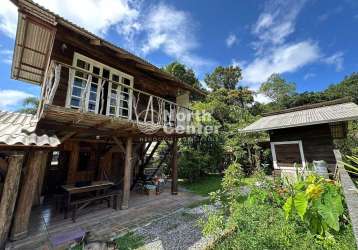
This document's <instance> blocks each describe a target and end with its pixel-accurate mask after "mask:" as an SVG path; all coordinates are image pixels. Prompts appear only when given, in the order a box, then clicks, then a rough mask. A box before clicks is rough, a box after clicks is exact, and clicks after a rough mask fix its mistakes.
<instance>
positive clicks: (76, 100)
mask: <svg viewBox="0 0 358 250" xmlns="http://www.w3.org/2000/svg"><path fill="white" fill-rule="evenodd" d="M63 78H65V79H63ZM64 81H65V82H66V83H67V82H68V84H69V85H68V93H67V97H66V107H67V108H72V109H77V110H79V111H81V112H91V113H95V114H99V115H106V116H112V117H119V118H123V119H127V120H130V121H133V122H137V123H138V124H143V125H145V124H151V125H154V126H160V127H163V126H166V127H178V126H181V127H183V128H185V127H187V126H190V125H191V124H192V111H191V110H190V109H188V108H186V107H182V106H179V105H178V104H176V103H175V102H172V101H169V100H166V99H164V98H162V97H159V96H156V95H152V94H149V93H147V92H145V91H142V90H139V89H135V88H133V87H132V86H131V85H130V84H128V83H127V82H126V81H119V80H118V79H115V80H113V79H108V78H106V77H103V76H100V75H98V74H95V73H92V72H89V71H87V70H84V69H82V68H79V67H74V66H71V65H67V64H64V63H60V62H57V61H52V62H51V63H50V65H49V67H48V69H47V72H46V76H45V80H44V84H43V86H42V97H43V98H42V100H41V107H40V109H39V115H41V113H42V109H43V105H45V104H50V105H51V104H53V101H54V98H55V95H56V91H57V89H58V86H59V84H60V82H64ZM123 82H124V83H123Z"/></svg>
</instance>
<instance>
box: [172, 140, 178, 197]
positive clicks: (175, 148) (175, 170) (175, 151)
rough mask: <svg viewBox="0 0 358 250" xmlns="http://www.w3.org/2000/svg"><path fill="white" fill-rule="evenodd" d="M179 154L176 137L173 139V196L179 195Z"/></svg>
mask: <svg viewBox="0 0 358 250" xmlns="http://www.w3.org/2000/svg"><path fill="white" fill-rule="evenodd" d="M177 154H178V139H177V138H175V137H174V139H173V149H172V162H171V165H172V166H171V167H172V194H174V195H175V194H178V164H177V157H178V156H177Z"/></svg>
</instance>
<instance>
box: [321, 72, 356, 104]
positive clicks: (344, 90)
mask: <svg viewBox="0 0 358 250" xmlns="http://www.w3.org/2000/svg"><path fill="white" fill-rule="evenodd" d="M324 94H325V95H326V96H327V98H329V99H330V100H334V99H337V98H342V97H350V98H352V99H353V101H354V102H355V103H358V72H353V73H352V74H351V75H350V76H348V77H345V78H344V79H343V81H341V82H340V83H338V84H336V85H330V86H329V87H328V88H327V89H326V90H325V91H324Z"/></svg>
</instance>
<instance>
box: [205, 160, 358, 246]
mask: <svg viewBox="0 0 358 250" xmlns="http://www.w3.org/2000/svg"><path fill="white" fill-rule="evenodd" d="M251 179H252V180H251ZM251 179H250V180H251V181H245V179H244V177H243V174H242V170H241V168H240V165H238V164H232V165H230V166H229V167H228V169H227V170H226V172H225V176H224V178H223V181H222V187H221V189H220V190H219V191H217V192H215V193H214V194H213V195H212V198H213V199H214V201H215V202H220V205H221V206H220V208H218V209H217V210H215V211H213V212H212V213H210V214H209V216H208V218H207V220H205V221H203V222H202V223H203V233H204V235H206V236H209V235H210V236H214V237H215V239H216V241H215V243H214V246H213V247H212V249H243V250H244V249H245V250H246V249H275V250H276V249H297V250H298V249H317V250H318V249H337V250H338V249H347V250H348V249H355V239H354V236H353V232H352V229H351V227H350V225H348V226H347V225H345V224H338V225H339V228H340V231H339V232H337V231H335V230H333V231H332V232H331V234H327V235H326V236H325V237H321V236H317V234H315V233H313V232H311V231H310V230H307V228H308V226H307V224H306V222H305V221H303V220H302V219H301V218H302V217H303V218H304V219H305V218H306V217H307V216H308V214H313V213H312V212H311V210H312V203H311V200H312V199H316V200H317V199H318V197H321V198H322V201H321V202H320V206H321V207H320V208H317V211H319V213H318V212H317V214H318V216H322V217H323V218H324V220H325V221H328V224H327V227H332V228H336V229H337V224H336V222H337V221H336V216H337V214H342V213H343V207H342V206H341V205H342V201H341V196H340V193H339V187H337V186H336V185H335V184H334V183H331V182H327V181H326V180H321V179H320V178H318V177H309V178H307V179H306V181H305V183H303V182H299V183H296V184H295V185H294V187H291V188H293V189H295V190H298V191H296V192H295V193H294V194H295V195H292V190H290V189H288V188H287V187H285V186H283V182H282V181H281V180H270V179H268V178H266V177H265V175H264V174H263V173H262V172H257V173H255V176H254V177H253V178H251ZM312 184H314V185H312ZM243 185H245V186H248V187H249V189H250V192H249V193H248V194H247V195H245V194H244V193H243V192H242V186H243ZM319 185H320V186H319ZM306 196H307V197H309V199H306ZM282 207H283V209H282ZM296 215H297V216H296ZM285 217H287V218H289V219H285ZM314 219H315V218H314V217H312V218H311V220H314Z"/></svg>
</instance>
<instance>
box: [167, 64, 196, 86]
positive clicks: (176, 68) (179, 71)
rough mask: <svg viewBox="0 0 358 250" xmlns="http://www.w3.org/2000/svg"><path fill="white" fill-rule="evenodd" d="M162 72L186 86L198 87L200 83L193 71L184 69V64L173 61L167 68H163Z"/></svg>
mask: <svg viewBox="0 0 358 250" xmlns="http://www.w3.org/2000/svg"><path fill="white" fill-rule="evenodd" d="M163 70H164V71H166V72H168V73H170V74H172V75H173V76H175V77H176V78H178V79H179V80H181V81H183V82H185V83H187V84H190V85H192V86H194V87H200V82H199V80H198V78H197V77H196V76H195V73H194V71H193V70H192V69H190V68H188V67H186V66H185V65H184V64H181V63H179V62H176V61H175V62H172V63H170V64H168V65H167V66H164V67H163Z"/></svg>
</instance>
